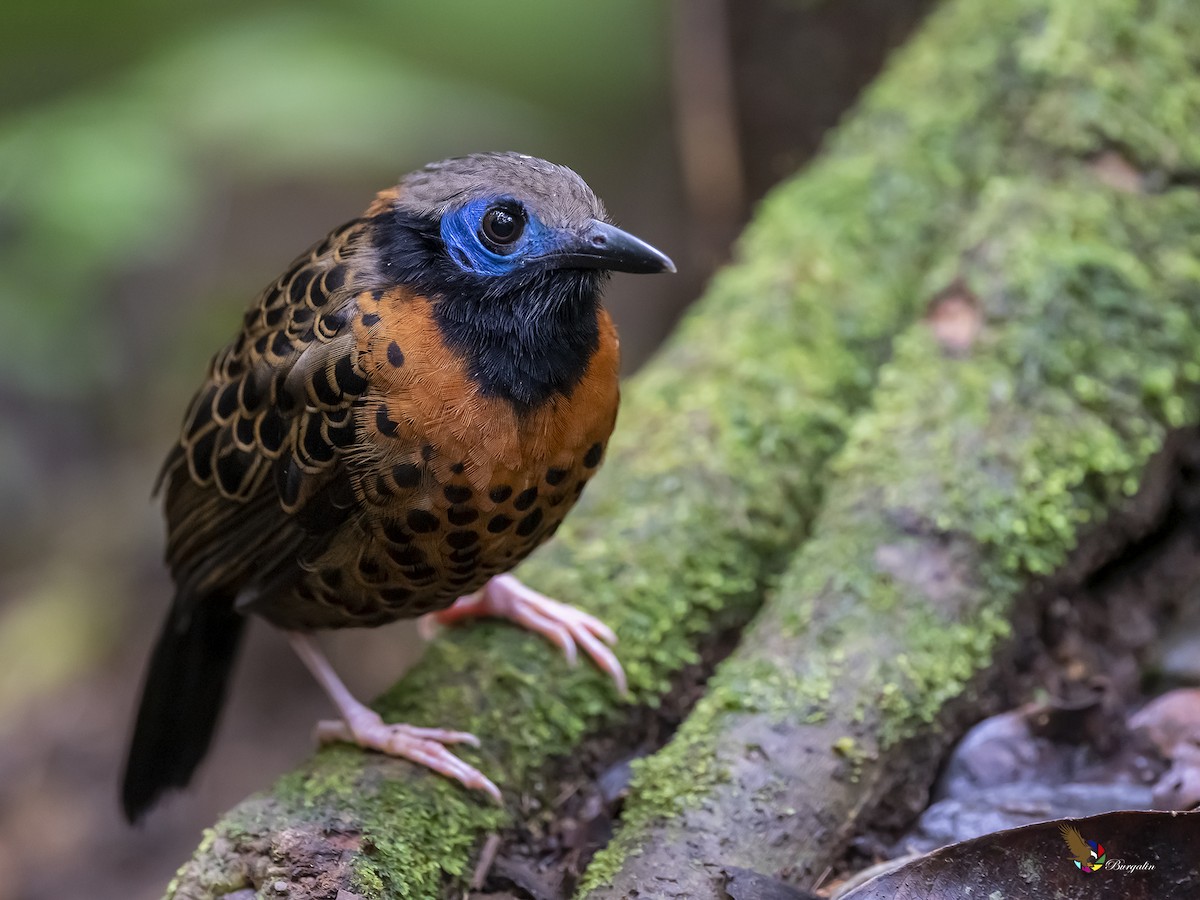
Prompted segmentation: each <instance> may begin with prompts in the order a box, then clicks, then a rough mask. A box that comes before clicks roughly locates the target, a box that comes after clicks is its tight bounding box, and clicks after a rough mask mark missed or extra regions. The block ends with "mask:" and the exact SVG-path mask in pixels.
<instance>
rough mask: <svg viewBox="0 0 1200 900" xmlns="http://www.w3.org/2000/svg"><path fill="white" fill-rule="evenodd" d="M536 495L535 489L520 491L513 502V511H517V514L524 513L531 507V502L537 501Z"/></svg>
mask: <svg viewBox="0 0 1200 900" xmlns="http://www.w3.org/2000/svg"><path fill="white" fill-rule="evenodd" d="M537 495H538V491H537V488H535V487H531V488H526V489H525V490H523V491H521V493H519V494H517V499H516V500H514V501H513V509H515V510H517V511H518V512H524V511H525V510H527V509H529V507H531V506H533V501H534V500H536V499H537Z"/></svg>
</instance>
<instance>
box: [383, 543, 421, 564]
mask: <svg viewBox="0 0 1200 900" xmlns="http://www.w3.org/2000/svg"><path fill="white" fill-rule="evenodd" d="M388 556H390V557H391V558H392V559H394V560H395V561H396V563H397V565H401V566H419V565H421V564H422V563H424V562H425V552H424V551H423V550H422V549H421V548H420V547H412V546H408V547H402V548H400V549H398V550H388Z"/></svg>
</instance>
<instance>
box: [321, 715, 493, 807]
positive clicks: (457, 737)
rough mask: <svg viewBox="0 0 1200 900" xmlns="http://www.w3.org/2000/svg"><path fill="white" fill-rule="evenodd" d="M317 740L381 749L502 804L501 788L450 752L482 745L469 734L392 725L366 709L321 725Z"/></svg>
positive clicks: (389, 754)
mask: <svg viewBox="0 0 1200 900" xmlns="http://www.w3.org/2000/svg"><path fill="white" fill-rule="evenodd" d="M316 736H317V740H318V741H319V742H320V743H322V744H329V743H333V742H336V741H342V742H345V743H348V744H357V745H358V746H360V747H364V748H366V749H368V750H377V751H379V752H380V753H386V754H387V755H388V756H399V757H402V758H404V759H407V760H411V761H412V762H415V763H417V764H418V765H422V766H425V767H426V768H429V769H433V771H435V772H437V773H439V774H441V775H445V776H446V777H447V778H453V779H454V780H455V781H458V782H461V783H462V784H463V785H465V786H466V787H469V788H472V789H473V790H480V791H483V792H484V793H485V794H487V795H488V796H489V797H491V798H492V799H493V800H495V801H496V802H497V803H500V802H501V799H500V789H499V788H497V787H496V785H495V784H493V783H492V781H491V779H489V778H488V777H487V776H486V775H484V774H483V773H482V772H480V771H479V770H478V769H476V768H475V767H474V766H470V765H467V763H465V762H463V761H462V760H461V759H459V758H458V757H457V756H455V755H454V754H453V753H451V752H450V751H449V750H447V749H446V747H445V746H444V745H446V744H470V745H471V746H472V747H478V746H479V738H477V737H475V735H473V734H471V733H470V732H467V731H449V730H447V729H445V728H418V727H417V726H415V725H405V724H403V723H396V724H389V723H387V722H384V721H383V719H381V718H380V717H379V714H378V713H376V712H375V711H374V710H371V709H368V708H367V707H365V706H363V707H361V708H360V709H357V710H354V711H353V712H351V713H350V715H348V716H347V718H346V719H334V720H328V721H323V722H318V723H317V727H316Z"/></svg>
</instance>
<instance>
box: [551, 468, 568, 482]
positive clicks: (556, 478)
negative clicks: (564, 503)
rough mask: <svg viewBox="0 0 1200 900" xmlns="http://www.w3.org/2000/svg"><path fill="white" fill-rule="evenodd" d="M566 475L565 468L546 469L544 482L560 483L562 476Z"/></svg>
mask: <svg viewBox="0 0 1200 900" xmlns="http://www.w3.org/2000/svg"><path fill="white" fill-rule="evenodd" d="M566 477H567V470H566V469H547V470H546V483H547V484H550V485H556V484H562V481H563V479H564V478H566Z"/></svg>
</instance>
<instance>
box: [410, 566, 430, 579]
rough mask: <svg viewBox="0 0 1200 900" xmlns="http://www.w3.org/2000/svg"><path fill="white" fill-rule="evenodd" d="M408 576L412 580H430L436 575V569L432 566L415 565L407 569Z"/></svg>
mask: <svg viewBox="0 0 1200 900" xmlns="http://www.w3.org/2000/svg"><path fill="white" fill-rule="evenodd" d="M408 577H409V579H410V580H412V581H413V582H419V581H426V582H427V581H432V580H433V579H434V578H436V577H437V569H435V568H434V567H433V566H426V565H416V566H413V567H412V568H411V569H409V571H408Z"/></svg>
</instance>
